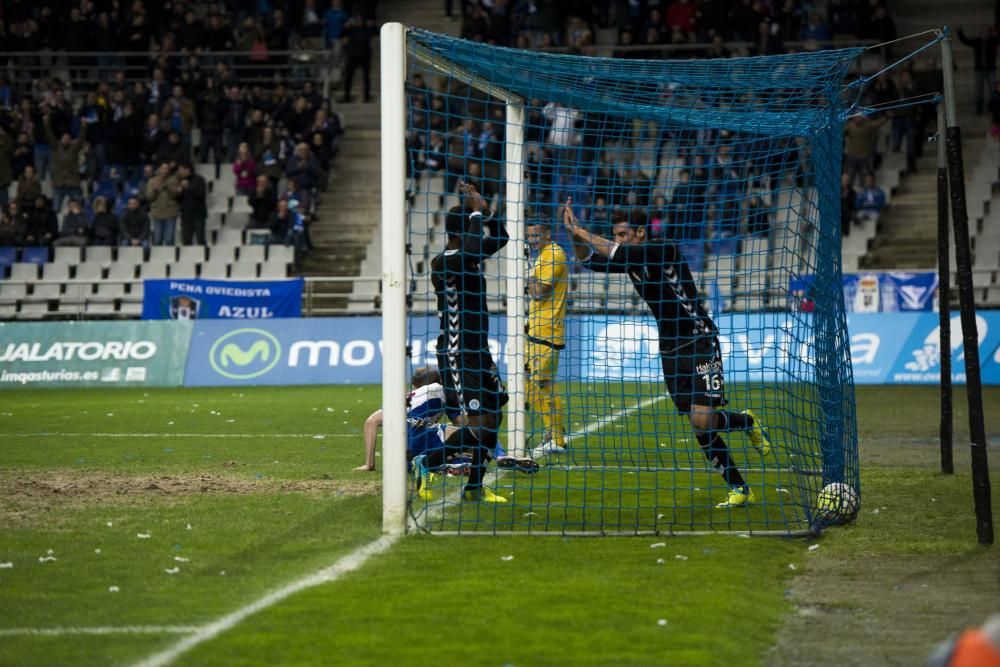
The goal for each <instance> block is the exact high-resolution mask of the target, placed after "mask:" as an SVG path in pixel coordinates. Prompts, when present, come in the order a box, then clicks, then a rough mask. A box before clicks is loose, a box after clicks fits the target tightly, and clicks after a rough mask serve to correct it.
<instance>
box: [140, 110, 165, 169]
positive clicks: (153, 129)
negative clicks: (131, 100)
mask: <svg viewBox="0 0 1000 667" xmlns="http://www.w3.org/2000/svg"><path fill="white" fill-rule="evenodd" d="M139 108H141V107H139ZM165 140H166V136H165V135H164V132H163V130H162V129H160V117H159V116H158V115H157V114H155V113H153V114H150V115H149V116H148V117H147V118H146V128H145V129H144V130H143V134H142V141H141V142H140V144H139V157H140V158H141V159H142V161H143V162H147V163H148V162H152V161H153V160H154V159H155V156H156V151H158V150H159V149H160V144H162V143H163V142H164V141H165Z"/></svg>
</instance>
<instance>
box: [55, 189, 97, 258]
mask: <svg viewBox="0 0 1000 667" xmlns="http://www.w3.org/2000/svg"><path fill="white" fill-rule="evenodd" d="M89 233H90V224H89V222H88V220H87V214H86V213H84V212H83V206H82V205H81V204H80V200H79V199H77V198H76V197H73V198H72V199H70V200H69V210H68V211H67V212H66V215H64V216H63V222H62V227H61V228H60V230H59V238H58V239H56V240H55V242H54V243H53V244H52V245H54V246H76V247H79V248H82V247H83V246H85V245H87V241H88V240H89Z"/></svg>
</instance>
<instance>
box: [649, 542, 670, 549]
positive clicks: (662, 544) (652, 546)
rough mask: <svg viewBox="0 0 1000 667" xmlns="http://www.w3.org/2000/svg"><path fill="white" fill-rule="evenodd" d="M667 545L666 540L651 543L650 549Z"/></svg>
mask: <svg viewBox="0 0 1000 667" xmlns="http://www.w3.org/2000/svg"><path fill="white" fill-rule="evenodd" d="M665 546H667V543H666V542H655V543H653V544H650V545H649V548H650V549H660V548H662V547H665Z"/></svg>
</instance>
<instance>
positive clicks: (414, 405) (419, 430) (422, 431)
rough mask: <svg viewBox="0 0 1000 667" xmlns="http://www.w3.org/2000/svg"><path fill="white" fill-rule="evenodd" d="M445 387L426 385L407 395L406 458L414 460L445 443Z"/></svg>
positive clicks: (434, 384) (433, 384) (436, 384)
mask: <svg viewBox="0 0 1000 667" xmlns="http://www.w3.org/2000/svg"><path fill="white" fill-rule="evenodd" d="M444 413H445V404H444V387H442V386H441V385H440V384H438V383H436V382H435V383H432V384H425V385H424V386H423V387H420V388H419V389H415V390H413V391H411V392H410V393H409V394H407V395H406V457H407V458H409V459H412V458H413V457H414V456H416V455H418V454H423V453H424V452H425V451H427V450H428V449H432V448H434V447H440V446H441V445H442V444H443V443H444V429H445V428H446V427H445V425H444V424H440V423H439V422H440V421H441V415H443V414H444Z"/></svg>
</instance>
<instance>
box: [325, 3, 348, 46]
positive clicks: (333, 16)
mask: <svg viewBox="0 0 1000 667" xmlns="http://www.w3.org/2000/svg"><path fill="white" fill-rule="evenodd" d="M346 23H347V12H345V11H344V2H343V0H330V8H329V9H328V10H326V12H325V13H324V14H323V43H324V45H325V46H326V48H328V49H329V48H330V47H336V46H337V45H339V44H340V38H341V37H342V36H343V33H344V24H346Z"/></svg>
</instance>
